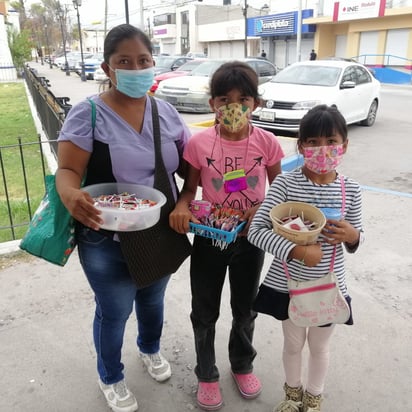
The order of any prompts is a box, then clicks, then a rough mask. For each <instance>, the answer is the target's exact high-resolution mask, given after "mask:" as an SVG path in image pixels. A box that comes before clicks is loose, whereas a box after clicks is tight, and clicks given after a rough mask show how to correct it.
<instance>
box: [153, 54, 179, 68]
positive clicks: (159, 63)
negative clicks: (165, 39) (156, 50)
mask: <svg viewBox="0 0 412 412" xmlns="http://www.w3.org/2000/svg"><path fill="white" fill-rule="evenodd" d="M175 60H176V57H169V56H159V57H157V58H156V67H167V68H169V67H170V66H171V65H172V64H173V63H174V61H175Z"/></svg>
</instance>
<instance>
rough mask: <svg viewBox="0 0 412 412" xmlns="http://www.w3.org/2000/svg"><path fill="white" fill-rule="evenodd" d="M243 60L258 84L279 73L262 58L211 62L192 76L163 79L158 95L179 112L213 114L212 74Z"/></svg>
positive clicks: (204, 63) (198, 68)
mask: <svg viewBox="0 0 412 412" xmlns="http://www.w3.org/2000/svg"><path fill="white" fill-rule="evenodd" d="M233 60H237V61H244V62H245V63H247V64H248V65H249V66H251V67H252V68H253V69H254V70H255V71H256V73H257V74H258V76H259V83H260V84H262V83H265V82H268V81H269V80H271V79H272V77H273V76H274V75H275V74H276V72H277V69H276V66H275V65H273V64H272V63H271V62H269V61H267V60H263V59H254V58H246V59H208V60H206V61H204V62H203V63H202V64H200V65H199V66H198V67H196V68H195V69H193V70H192V72H191V73H190V75H188V76H183V77H175V78H172V79H167V80H163V81H162V82H161V83H160V84H159V87H158V88H157V90H156V93H155V96H156V97H158V98H160V99H163V100H166V101H167V102H169V103H170V104H172V105H173V106H174V107H175V108H176V109H177V110H178V111H181V112H191V113H210V112H211V109H210V106H209V99H210V94H209V83H210V79H211V78H212V75H213V73H214V72H215V71H216V70H217V69H218V68H219V67H220V66H221V65H222V64H223V63H226V62H229V61H233Z"/></svg>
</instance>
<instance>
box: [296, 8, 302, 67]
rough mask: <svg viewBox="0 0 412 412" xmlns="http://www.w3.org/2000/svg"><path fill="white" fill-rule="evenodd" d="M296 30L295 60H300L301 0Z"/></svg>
mask: <svg viewBox="0 0 412 412" xmlns="http://www.w3.org/2000/svg"><path fill="white" fill-rule="evenodd" d="M297 26H298V27H297V31H296V61H297V62H300V61H301V53H302V50H301V49H302V46H301V45H302V0H299V10H298V24H297Z"/></svg>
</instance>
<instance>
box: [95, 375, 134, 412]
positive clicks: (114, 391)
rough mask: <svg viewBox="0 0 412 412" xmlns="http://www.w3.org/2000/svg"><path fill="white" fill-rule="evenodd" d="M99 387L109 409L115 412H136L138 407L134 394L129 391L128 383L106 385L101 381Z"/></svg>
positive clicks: (122, 381) (120, 382)
mask: <svg viewBox="0 0 412 412" xmlns="http://www.w3.org/2000/svg"><path fill="white" fill-rule="evenodd" d="M99 386H100V389H101V390H102V392H103V394H104V396H105V398H106V401H107V403H108V405H109V407H110V408H111V409H112V410H113V411H114V412H135V411H137V408H138V405H137V401H136V398H135V397H134V395H133V394H132V392H130V391H129V389H127V386H126V382H125V381H124V379H123V380H121V381H119V382H116V383H113V384H112V385H106V384H104V383H103V382H102V381H101V380H100V379H99Z"/></svg>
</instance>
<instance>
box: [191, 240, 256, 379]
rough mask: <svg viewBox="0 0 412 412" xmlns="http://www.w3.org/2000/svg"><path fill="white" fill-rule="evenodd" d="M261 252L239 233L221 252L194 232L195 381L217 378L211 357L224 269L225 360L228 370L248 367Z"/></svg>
mask: <svg viewBox="0 0 412 412" xmlns="http://www.w3.org/2000/svg"><path fill="white" fill-rule="evenodd" d="M263 261H264V252H263V251H262V250H260V249H258V248H257V247H255V246H253V245H252V244H251V243H249V242H248V240H247V238H246V237H241V238H238V239H237V240H236V242H235V243H232V244H230V245H229V247H228V248H227V249H226V250H223V251H221V250H220V248H218V247H214V246H213V244H212V241H211V240H210V239H207V238H203V237H199V236H195V239H194V245H193V252H192V256H191V264H190V282H191V289H192V313H191V315H190V318H191V320H192V325H193V331H194V336H195V347H196V360H197V365H196V368H195V374H196V376H197V378H198V379H199V381H203V382H214V381H217V380H218V379H219V371H218V368H217V366H216V357H215V346H214V345H215V325H216V321H217V320H218V318H219V311H220V302H221V296H222V289H223V284H224V282H225V277H226V271H227V269H229V283H230V306H231V309H232V317H233V320H232V328H231V331H230V337H229V361H230V365H231V368H232V371H233V372H234V373H249V372H251V371H252V370H253V364H252V363H253V359H254V358H255V356H256V351H255V349H254V347H253V345H252V339H253V330H254V325H255V318H256V316H257V314H256V312H254V311H253V310H252V302H253V300H254V298H255V296H256V293H257V289H258V284H259V280H260V272H261V270H262V266H263Z"/></svg>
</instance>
